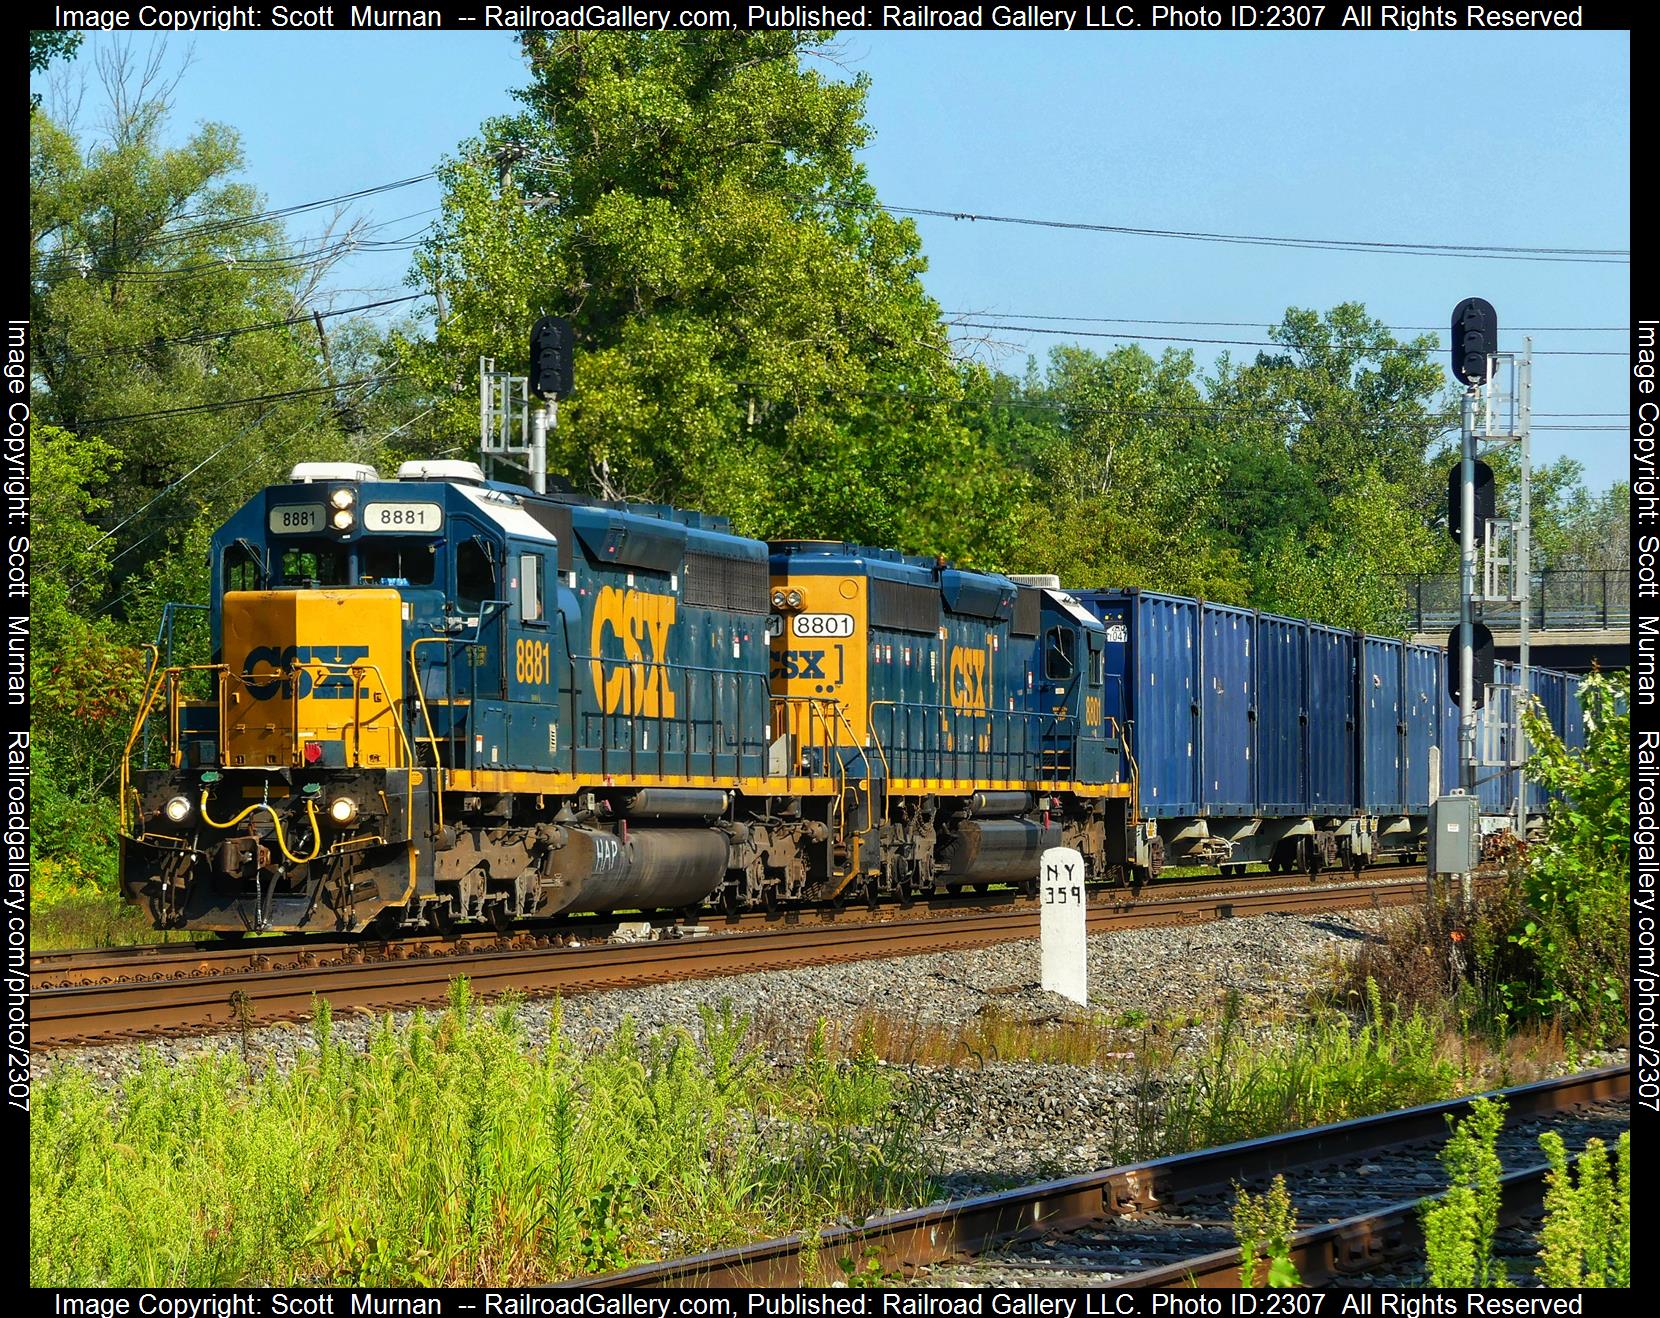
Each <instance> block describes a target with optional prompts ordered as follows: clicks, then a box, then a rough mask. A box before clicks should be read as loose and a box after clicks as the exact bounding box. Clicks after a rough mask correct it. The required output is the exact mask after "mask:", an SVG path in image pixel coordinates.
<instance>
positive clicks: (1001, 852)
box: [937, 819, 1061, 883]
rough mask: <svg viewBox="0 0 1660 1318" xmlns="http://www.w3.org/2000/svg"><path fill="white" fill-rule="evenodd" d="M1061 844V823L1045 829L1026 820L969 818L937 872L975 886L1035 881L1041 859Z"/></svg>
mask: <svg viewBox="0 0 1660 1318" xmlns="http://www.w3.org/2000/svg"><path fill="white" fill-rule="evenodd" d="M1060 845H1061V830H1060V826H1059V825H1058V824H1051V825H1050V826H1049V827H1048V828H1045V827H1043V825H1041V824H1037V823H1031V822H1028V821H1026V820H1024V819H985V820H981V819H969V820H965V821H964V822H963V823H961V824H959V825H958V826H957V830H956V835H955V836H954V837H953V838H952V839H951V841H950V842H949V843H947V844H946V848H945V854H944V856H943V858H942V860H941V864H940V867H939V869H938V871H937V873H938V874H939V875H940V876H941V877H942V878H946V879H972V880H974V881H975V882H976V883H991V882H996V881H1009V880H1014V879H1030V878H1035V877H1036V876H1037V872H1038V859H1039V857H1041V856H1042V855H1043V853H1044V851H1045V850H1047V849H1048V848H1049V847H1058V846H1060Z"/></svg>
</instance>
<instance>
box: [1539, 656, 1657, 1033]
mask: <svg viewBox="0 0 1660 1318" xmlns="http://www.w3.org/2000/svg"><path fill="white" fill-rule="evenodd" d="M1579 697H1580V701H1581V704H1582V705H1583V707H1584V711H1585V742H1586V744H1585V746H1584V748H1583V749H1582V750H1580V749H1576V750H1569V749H1568V748H1567V747H1565V746H1564V745H1563V743H1562V740H1561V738H1559V737H1558V736H1557V735H1556V733H1555V732H1554V731H1553V730H1552V729H1551V727H1550V724H1549V722H1548V721H1547V720H1546V719H1545V718H1544V717H1543V716H1542V715H1541V713H1540V711H1539V709H1538V708H1537V705H1531V706H1529V707H1528V708H1526V709H1525V710H1524V711H1523V715H1522V717H1523V721H1524V723H1525V725H1526V728H1527V735H1528V737H1529V739H1530V740H1531V742H1532V744H1533V746H1534V748H1535V749H1534V753H1533V756H1532V758H1531V759H1530V760H1529V761H1528V773H1529V775H1530V776H1531V777H1532V778H1533V779H1534V780H1535V781H1537V782H1540V783H1543V784H1544V785H1545V786H1546V787H1547V788H1549V789H1550V790H1551V791H1553V792H1558V793H1561V796H1560V798H1559V799H1557V800H1555V801H1553V802H1552V803H1551V806H1550V812H1549V816H1548V818H1547V820H1546V826H1545V838H1544V840H1543V841H1542V842H1541V843H1539V844H1538V845H1536V846H1533V847H1531V848H1530V849H1529V854H1528V859H1527V865H1526V868H1525V870H1524V872H1523V893H1522V899H1523V902H1524V904H1525V907H1526V909H1525V913H1524V915H1523V918H1522V920H1521V922H1520V927H1519V928H1518V929H1517V931H1516V933H1515V935H1514V940H1515V943H1516V945H1517V946H1518V947H1520V948H1522V949H1524V950H1525V951H1526V952H1527V953H1528V954H1529V957H1530V963H1529V965H1528V967H1527V973H1526V974H1525V976H1523V977H1520V978H1518V979H1516V980H1515V981H1513V983H1512V985H1511V988H1512V992H1513V994H1514V996H1515V998H1516V1000H1517V1002H1518V1004H1519V1005H1520V1006H1521V1007H1523V1008H1524V1009H1526V1010H1530V1011H1533V1012H1538V1013H1544V1014H1552V1015H1560V1016H1562V1017H1564V1018H1565V1019H1566V1021H1567V1023H1568V1024H1569V1026H1570V1028H1572V1029H1573V1030H1574V1031H1575V1032H1576V1033H1579V1034H1582V1035H1583V1036H1584V1037H1586V1038H1587V1039H1589V1040H1593V1041H1601V1040H1603V1039H1606V1038H1609V1037H1611V1036H1613V1035H1617V1034H1618V1033H1619V1032H1621V1031H1623V1030H1624V1029H1625V1027H1626V1022H1627V1020H1628V1013H1629V1008H1630V973H1631V927H1630V921H1629V916H1630V910H1629V904H1630V900H1631V869H1630V866H1631V675H1630V673H1629V672H1619V673H1614V674H1612V675H1604V674H1600V673H1593V674H1592V675H1591V676H1590V677H1588V678H1586V679H1585V681H1584V682H1583V683H1581V684H1580V688H1579Z"/></svg>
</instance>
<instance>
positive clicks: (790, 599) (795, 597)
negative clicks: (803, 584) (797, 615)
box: [784, 590, 801, 609]
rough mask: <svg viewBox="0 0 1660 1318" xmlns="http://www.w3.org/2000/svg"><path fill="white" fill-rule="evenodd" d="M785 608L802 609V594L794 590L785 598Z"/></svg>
mask: <svg viewBox="0 0 1660 1318" xmlns="http://www.w3.org/2000/svg"><path fill="white" fill-rule="evenodd" d="M784 607H785V608H788V609H799V608H800V607H801V592H800V591H799V590H792V591H791V592H790V593H789V594H788V595H786V596H784Z"/></svg>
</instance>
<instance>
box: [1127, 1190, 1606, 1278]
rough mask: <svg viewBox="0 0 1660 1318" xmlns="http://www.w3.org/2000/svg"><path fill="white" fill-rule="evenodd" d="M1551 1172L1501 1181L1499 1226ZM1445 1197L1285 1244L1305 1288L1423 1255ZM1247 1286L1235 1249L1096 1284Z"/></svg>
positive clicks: (1535, 1201)
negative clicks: (1431, 1220) (1428, 1222)
mask: <svg viewBox="0 0 1660 1318" xmlns="http://www.w3.org/2000/svg"><path fill="white" fill-rule="evenodd" d="M1570 1161H1572V1162H1577V1161H1578V1159H1577V1158H1575V1159H1570ZM1549 1171H1550V1164H1549V1163H1538V1164H1536V1165H1535V1166H1532V1167H1524V1168H1522V1169H1520V1170H1519V1171H1514V1172H1509V1173H1507V1174H1505V1175H1504V1176H1502V1177H1500V1178H1499V1216H1498V1225H1499V1226H1511V1225H1514V1224H1515V1223H1517V1222H1519V1221H1522V1220H1523V1219H1525V1218H1527V1217H1530V1216H1533V1215H1534V1214H1536V1213H1538V1211H1539V1210H1540V1207H1541V1206H1542V1205H1543V1203H1544V1198H1545V1177H1546V1175H1547V1174H1548V1173H1549ZM1446 1197H1447V1192H1446V1191H1445V1190H1443V1191H1441V1192H1439V1193H1437V1194H1427V1195H1424V1196H1422V1197H1421V1198H1417V1199H1406V1200H1402V1201H1401V1202H1400V1203H1396V1204H1390V1205H1389V1206H1388V1207H1387V1208H1379V1209H1374V1210H1373V1211H1371V1212H1369V1213H1357V1214H1355V1215H1354V1216H1353V1217H1346V1218H1344V1219H1343V1220H1342V1221H1339V1222H1328V1223H1326V1224H1325V1225H1323V1226H1316V1227H1309V1228H1307V1229H1306V1230H1303V1231H1299V1232H1297V1233H1296V1234H1295V1235H1294V1236H1292V1237H1291V1238H1290V1239H1289V1240H1288V1241H1286V1253H1287V1255H1288V1256H1289V1258H1290V1260H1291V1262H1292V1265H1293V1266H1294V1267H1295V1268H1296V1269H1297V1275H1298V1277H1300V1278H1301V1279H1302V1284H1303V1285H1304V1286H1324V1285H1329V1284H1331V1283H1332V1282H1341V1281H1343V1280H1344V1279H1345V1278H1350V1277H1355V1276H1358V1275H1360V1274H1362V1273H1366V1272H1371V1271H1373V1270H1374V1269H1376V1268H1379V1267H1381V1266H1383V1265H1384V1264H1386V1263H1389V1262H1391V1261H1393V1260H1396V1259H1401V1258H1407V1257H1411V1256H1414V1255H1417V1254H1421V1253H1422V1252H1423V1248H1424V1228H1423V1218H1422V1216H1421V1213H1420V1209H1421V1208H1422V1207H1423V1205H1424V1203H1425V1202H1426V1201H1429V1202H1436V1203H1439V1202H1441V1201H1443V1200H1445V1199H1446ZM1258 1266H1259V1267H1265V1266H1266V1264H1259V1265H1258ZM1249 1284H1251V1283H1249V1282H1246V1281H1245V1280H1244V1279H1243V1278H1242V1277H1241V1275H1240V1270H1239V1251H1238V1250H1237V1249H1223V1250H1218V1251H1216V1252H1215V1253H1213V1254H1204V1255H1200V1256H1198V1257H1196V1258H1192V1259H1184V1260H1183V1261H1182V1262H1180V1263H1171V1264H1167V1265H1166V1266H1164V1267H1160V1268H1149V1269H1148V1270H1147V1271H1145V1272H1136V1273H1132V1274H1131V1275H1129V1276H1127V1277H1119V1278H1118V1279H1116V1280H1114V1281H1104V1282H1101V1283H1099V1285H1100V1286H1101V1288H1102V1289H1103V1290H1152V1289H1155V1288H1158V1287H1169V1286H1190V1287H1197V1288H1200V1289H1211V1288H1214V1287H1228V1288H1233V1287H1238V1286H1245V1285H1249Z"/></svg>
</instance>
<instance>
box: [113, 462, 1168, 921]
mask: <svg viewBox="0 0 1660 1318" xmlns="http://www.w3.org/2000/svg"><path fill="white" fill-rule="evenodd" d="M212 555H213V557H212V599H211V605H210V619H211V623H210V626H211V634H212V656H211V661H210V662H209V663H207V664H205V665H198V666H195V667H193V668H191V667H167V666H164V665H163V664H162V663H161V662H160V659H159V657H158V658H157V660H156V661H155V663H154V664H153V666H152V670H151V673H150V677H149V681H148V682H147V684H146V690H145V693H144V699H143V706H142V708H141V710H140V713H139V717H138V720H137V724H136V725H135V728H134V734H133V738H132V741H131V743H130V744H129V747H128V755H127V756H126V757H125V760H124V764H123V773H122V780H121V789H120V790H121V822H122V829H121V831H122V835H123V836H122V846H121V856H122V884H123V888H124V890H125V892H126V894H127V895H128V897H129V898H130V899H132V900H134V901H140V902H143V903H144V904H145V905H146V906H147V907H148V909H149V910H150V912H151V914H152V916H153V917H154V919H155V921H156V922H157V923H158V924H159V925H163V926H189V927H193V928H200V929H216V930H222V931H242V930H335V929H344V930H350V929H361V928H364V927H367V926H370V925H378V926H382V927H388V928H396V927H411V928H413V927H431V926H437V927H440V928H442V927H444V926H446V925H448V924H449V923H451V922H456V921H463V920H467V921H470V920H480V919H489V920H494V921H496V922H497V923H506V922H511V921H513V920H518V919H524V918H528V917H533V916H547V915H552V914H555V913H557V912H560V911H606V910H617V909H639V908H665V909H675V908H691V907H697V906H699V905H702V904H705V903H712V904H719V905H721V906H724V907H726V908H727V909H729V910H738V909H742V908H745V907H754V906H761V905H768V904H776V903H782V902H796V901H808V900H843V899H847V898H858V899H866V900H872V901H874V900H876V899H877V898H878V897H880V896H882V895H884V894H890V893H892V894H901V895H903V894H917V893H923V892H927V891H931V890H935V889H938V888H941V887H955V886H958V885H962V884H980V883H990V882H1002V881H1008V880H1025V879H1029V878H1032V877H1033V876H1035V874H1036V871H1037V865H1038V856H1039V854H1040V853H1041V852H1042V851H1043V850H1044V849H1045V848H1046V847H1050V846H1055V845H1067V846H1072V847H1076V848H1077V849H1078V850H1079V851H1081V852H1082V853H1083V854H1084V856H1085V858H1086V860H1087V861H1088V862H1089V863H1090V865H1091V867H1092V869H1093V871H1094V872H1095V873H1096V874H1098V875H1100V874H1104V873H1106V872H1107V871H1109V870H1110V869H1112V868H1113V867H1123V868H1127V869H1129V868H1136V867H1140V868H1142V869H1145V868H1146V867H1148V866H1149V865H1156V862H1157V854H1158V849H1157V839H1156V837H1154V836H1152V835H1151V833H1150V832H1149V830H1148V829H1147V828H1143V827H1142V826H1140V825H1138V824H1137V823H1136V822H1135V821H1134V819H1133V817H1132V808H1131V784H1130V782H1129V781H1128V780H1127V776H1126V775H1125V774H1124V773H1122V772H1121V763H1120V756H1121V753H1122V746H1121V738H1120V730H1119V728H1118V726H1117V724H1116V722H1115V721H1114V720H1113V719H1112V718H1111V717H1110V716H1109V714H1108V711H1107V705H1106V700H1105V689H1104V681H1105V669H1104V648H1105V647H1104V628H1103V626H1102V624H1101V622H1100V621H1099V620H1098V619H1097V618H1096V617H1094V616H1092V615H1091V614H1090V613H1089V612H1087V611H1086V610H1085V609H1084V608H1082V607H1081V606H1080V604H1079V603H1078V602H1077V601H1076V600H1075V599H1074V598H1073V597H1071V596H1069V595H1067V594H1066V593H1064V592H1062V591H1060V590H1058V589H1054V588H1049V587H1047V586H1045V585H1042V584H1031V583H1029V582H1027V583H1023V582H1017V581H1014V580H1011V579H1008V578H1004V577H997V576H986V575H982V574H978V573H973V572H965V571H959V570H956V569H953V568H951V567H948V566H946V565H945V563H944V562H943V561H940V562H928V561H926V560H922V559H916V558H911V557H906V556H903V555H900V554H897V553H894V552H892V551H887V550H879V549H867V548H861V547H857V546H853V545H847V544H840V543H824V542H808V541H786V542H781V543H774V544H772V545H770V546H769V545H767V544H764V543H762V542H760V541H755V540H748V539H744V538H741V537H738V536H735V535H732V534H731V533H730V528H729V525H728V523H727V522H726V520H725V519H724V518H718V517H706V516H701V515H699V514H697V513H689V512H683V511H679V510H676V509H673V508H667V507H657V506H642V505H637V504H628V505H620V504H611V503H599V502H594V501H591V500H585V499H581V498H577V497H574V496H561V495H539V494H534V493H532V492H531V491H529V490H527V489H524V488H521V487H518V486H512V485H505V484H500V483H496V482H492V481H488V480H486V479H484V476H483V474H482V472H481V471H480V470H479V468H478V467H477V466H475V465H474V464H472V463H466V462H424V463H421V462H417V463H408V464H405V465H404V466H403V467H402V468H400V469H399V471H398V473H397V478H396V479H395V480H390V481H388V480H383V479H381V477H380V476H379V475H378V474H377V473H376V472H375V471H374V470H373V469H372V468H368V467H363V466H358V465H354V464H346V463H304V464H301V465H300V466H298V467H296V468H295V469H294V471H293V473H292V474H291V477H290V480H289V483H288V484H285V485H279V486H275V487H273V488H270V489H268V490H265V491H264V492H263V493H261V494H259V495H257V496H256V497H255V498H254V499H253V500H251V501H250V502H249V503H248V504H247V505H246V506H245V507H243V508H242V509H241V510H240V511H239V512H237V513H236V514H235V515H234V516H233V517H232V518H231V519H230V521H229V522H227V523H226V525H225V526H224V527H223V528H222V529H221V530H220V531H219V533H218V534H217V535H216V536H215V537H214V539H213V548H212ZM146 753H148V754H149V755H150V758H149V759H148V760H146V758H145V755H146Z"/></svg>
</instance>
